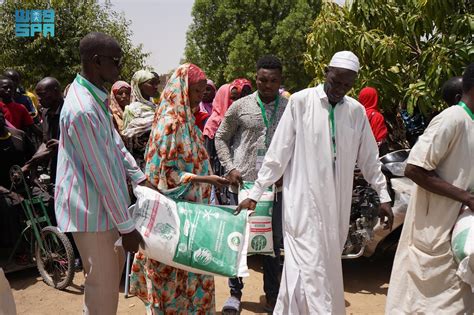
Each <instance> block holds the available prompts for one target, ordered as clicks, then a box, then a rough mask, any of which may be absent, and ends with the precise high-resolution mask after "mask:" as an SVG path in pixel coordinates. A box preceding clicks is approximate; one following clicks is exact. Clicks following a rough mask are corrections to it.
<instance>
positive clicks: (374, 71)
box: [305, 0, 474, 117]
mask: <svg viewBox="0 0 474 315" xmlns="http://www.w3.org/2000/svg"><path fill="white" fill-rule="evenodd" d="M473 7H474V5H473V3H472V2H471V1H470V0H410V1H406V0H354V1H353V3H352V5H351V6H345V7H340V6H338V5H335V4H333V3H325V4H324V5H323V9H322V10H321V14H320V15H319V16H318V17H317V18H316V20H315V22H314V25H313V31H312V32H311V33H310V34H309V36H308V51H307V54H306V55H305V59H306V61H305V65H306V67H307V70H308V71H310V72H312V73H314V76H315V78H314V82H321V81H322V80H323V77H324V68H325V66H326V65H327V64H328V63H329V60H330V58H331V56H332V55H333V54H334V53H335V52H336V51H339V50H351V51H353V52H354V53H355V54H356V55H357V56H358V57H359V59H360V63H361V66H362V67H361V70H360V73H359V78H358V81H357V84H356V87H355V91H359V90H360V89H361V88H362V87H363V86H367V85H370V86H374V87H376V88H377V89H378V90H379V92H380V101H381V106H382V108H384V109H385V111H386V112H388V113H389V114H390V113H391V114H393V113H394V112H396V109H397V106H399V105H406V106H407V107H408V111H409V112H412V111H413V109H414V108H415V107H418V108H419V109H420V110H421V111H422V113H424V114H425V116H428V117H429V116H430V115H431V114H432V113H433V112H437V111H439V110H441V109H442V108H444V107H445V106H446V104H443V103H442V101H441V93H440V89H441V85H442V84H443V82H445V81H446V80H447V79H449V78H450V77H452V76H455V75H461V74H462V72H463V69H464V68H465V67H466V65H467V64H469V63H470V62H472V61H473V60H474V40H473V33H474V15H473Z"/></svg>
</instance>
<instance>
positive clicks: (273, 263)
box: [229, 192, 283, 300]
mask: <svg viewBox="0 0 474 315" xmlns="http://www.w3.org/2000/svg"><path fill="white" fill-rule="evenodd" d="M282 197H283V194H282V193H281V192H279V193H277V194H276V198H275V201H274V203H273V214H272V230H273V250H274V252H275V257H271V256H268V255H263V291H264V292H265V296H266V298H267V300H268V299H276V298H277V297H278V291H279V290H280V246H281V244H282V241H283V225H282V220H281V213H282V202H283V200H282ZM237 201H238V197H237V195H236V194H231V202H232V203H234V204H238V203H237ZM229 288H230V295H231V296H235V297H237V298H238V299H240V298H241V297H242V289H243V288H244V282H243V281H242V278H230V279H229Z"/></svg>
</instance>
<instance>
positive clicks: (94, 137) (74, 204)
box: [0, 32, 474, 314]
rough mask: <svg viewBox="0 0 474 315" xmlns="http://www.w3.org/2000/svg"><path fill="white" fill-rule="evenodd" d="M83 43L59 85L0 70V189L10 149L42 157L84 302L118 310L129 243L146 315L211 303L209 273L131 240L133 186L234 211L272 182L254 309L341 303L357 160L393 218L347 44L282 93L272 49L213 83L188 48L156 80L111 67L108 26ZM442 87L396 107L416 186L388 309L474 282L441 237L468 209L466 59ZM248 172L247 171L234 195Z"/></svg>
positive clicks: (464, 304)
mask: <svg viewBox="0 0 474 315" xmlns="http://www.w3.org/2000/svg"><path fill="white" fill-rule="evenodd" d="M79 52H80V56H81V66H82V68H81V72H80V73H79V74H77V76H76V78H75V79H74V81H73V82H72V83H71V84H69V85H68V86H67V87H66V89H65V90H64V91H63V90H62V88H61V84H60V83H59V82H58V80H56V79H55V78H52V77H45V78H44V79H42V80H41V81H39V82H38V83H37V85H36V87H35V91H34V92H35V93H30V92H26V91H25V89H24V88H23V87H22V86H21V78H20V75H19V74H18V72H17V71H14V70H7V71H5V73H4V75H3V76H1V77H0V99H1V102H0V147H1V149H2V154H1V158H0V159H1V161H2V163H0V189H1V193H2V212H1V213H2V215H4V214H5V213H6V211H5V209H6V208H7V206H11V205H12V204H13V203H12V202H11V201H10V202H9V203H8V202H6V201H4V200H7V199H8V200H11V197H12V192H11V191H10V186H11V183H10V182H9V169H10V167H11V166H12V165H17V164H20V166H22V167H23V171H24V172H26V173H30V174H33V175H34V173H35V171H36V170H37V166H38V165H47V168H48V169H49V170H50V171H51V173H50V176H51V182H52V183H55V188H54V198H53V200H54V210H55V221H56V222H57V225H58V227H59V228H60V229H61V230H62V231H64V232H67V233H71V235H72V239H73V240H74V243H75V246H76V247H77V253H78V254H80V257H81V258H82V265H83V269H84V272H85V274H86V280H85V283H84V287H85V293H84V313H85V314H115V313H116V312H117V303H118V293H119V281H120V278H121V275H122V272H123V267H124V266H123V265H124V257H125V255H124V253H125V251H128V252H134V253H136V254H135V258H134V261H133V265H132V270H131V291H132V293H134V294H135V295H137V296H138V297H139V298H140V299H141V300H142V301H143V302H144V303H145V306H146V310H147V313H148V314H184V313H186V314H187V313H193V314H212V313H214V312H215V286H214V279H213V277H212V276H207V275H200V274H195V273H191V272H187V271H184V270H180V269H177V268H173V267H170V266H167V265H165V264H163V263H160V262H158V261H155V260H152V259H149V258H148V257H146V256H145V255H143V254H142V253H140V251H139V244H140V243H141V242H142V236H141V235H140V233H139V232H138V231H137V230H136V229H135V225H134V222H133V219H132V218H131V216H130V214H129V212H128V207H129V205H130V204H131V202H132V198H133V195H132V194H131V186H133V185H144V186H147V187H149V188H151V189H155V190H158V191H159V192H160V193H162V194H165V195H167V196H170V197H172V198H175V199H178V200H186V201H193V202H198V203H213V204H227V205H235V206H236V212H239V211H241V210H243V209H249V210H253V209H255V207H256V204H257V202H258V200H259V199H260V197H261V195H262V193H263V192H264V191H265V189H267V188H268V187H270V186H272V185H275V190H276V193H275V200H274V206H273V213H272V230H273V244H274V254H275V255H274V257H273V256H262V258H261V259H262V265H263V290H264V292H265V297H266V304H265V310H266V311H268V312H275V313H276V314H322V313H324V314H326V313H330V314H343V313H344V312H345V304H344V290H343V277H342V265H341V261H340V260H341V253H342V250H343V246H344V243H345V241H346V237H347V231H348V228H349V216H350V209H351V197H352V182H353V181H352V178H353V174H354V168H355V165H356V164H357V166H358V168H359V169H360V170H361V172H362V174H363V176H364V178H365V180H367V182H369V183H370V184H371V186H372V187H373V188H374V189H375V190H376V192H377V194H378V196H379V198H380V202H381V205H380V222H381V224H382V225H383V226H384V227H385V228H386V229H391V225H392V222H393V213H392V210H391V198H390V196H389V194H388V191H387V183H386V179H385V177H384V176H383V174H382V172H381V163H380V161H379V156H381V155H384V154H385V153H387V152H388V151H389V143H388V132H389V129H388V128H387V126H386V123H385V119H384V116H383V114H382V113H381V111H380V110H379V92H378V91H377V89H375V88H373V87H365V88H363V89H362V90H361V91H360V94H359V96H358V100H356V99H354V98H351V97H349V96H347V94H348V92H349V91H350V90H351V89H352V88H353V87H354V84H355V82H356V80H357V75H358V72H359V69H360V64H359V59H358V58H357V56H356V55H355V54H353V53H352V52H350V51H341V52H338V53H336V54H334V56H333V57H332V59H331V61H330V63H329V64H328V66H327V68H326V75H325V81H324V82H321V83H320V84H319V85H317V86H316V87H313V88H307V89H304V90H302V91H298V92H296V93H294V94H293V95H291V96H289V93H288V92H286V91H284V89H282V86H283V77H284V72H283V67H282V63H281V61H280V60H279V59H278V58H277V57H275V56H273V55H265V56H262V57H261V58H260V59H259V60H257V61H256V74H255V78H254V82H255V83H256V88H255V90H253V89H254V86H253V84H252V81H251V80H249V79H248V78H237V79H235V80H234V81H232V82H230V83H227V84H223V85H222V86H220V87H217V86H216V85H215V84H214V82H213V81H212V80H210V79H209V78H208V77H207V76H206V74H205V73H204V71H203V70H201V69H200V68H199V67H198V66H197V65H194V64H191V63H185V64H182V65H180V66H179V67H178V68H177V69H176V70H175V71H174V73H173V74H172V76H171V77H170V78H169V79H168V81H167V82H166V85H165V87H164V90H163V91H162V92H161V93H159V91H158V85H159V84H160V77H159V76H158V75H157V74H156V73H154V72H151V71H148V70H138V71H137V72H135V73H134V75H133V77H132V78H131V80H130V84H129V83H127V82H125V81H120V80H118V79H119V76H120V65H121V58H122V50H121V47H120V45H119V44H118V42H117V41H116V40H115V39H114V38H112V37H110V36H108V35H106V34H103V33H96V32H95V33H90V34H88V35H87V36H85V37H84V38H83V39H82V40H81V41H80V44H79ZM107 84H109V86H111V89H110V92H109V90H107V89H106V88H104V86H105V85H107ZM442 94H443V98H444V99H445V101H446V102H447V103H448V104H449V105H456V106H451V107H449V108H448V109H446V110H445V111H443V112H441V113H440V114H439V115H437V116H436V117H435V118H433V119H432V120H431V122H430V123H429V125H428V122H426V121H425V118H424V116H423V115H422V114H421V112H420V111H415V112H414V113H412V114H408V112H407V110H406V109H405V108H402V109H401V117H402V119H403V121H404V123H405V126H406V127H407V128H406V130H407V139H408V140H409V142H410V143H411V144H412V145H413V149H412V151H411V154H410V157H409V159H408V166H407V170H406V175H407V176H408V177H409V178H411V179H412V180H413V181H414V182H415V183H416V189H415V190H414V195H413V196H412V200H411V201H410V206H409V210H408V213H407V219H406V222H405V225H404V228H403V232H402V236H401V240H400V245H399V248H398V251H397V254H396V258H395V263H394V269H393V272H392V279H391V282H390V289H389V294H388V301H387V313H388V314H408V313H433V312H436V311H446V312H449V313H459V312H468V313H469V312H472V311H474V305H473V303H474V299H473V298H474V294H473V293H472V291H471V290H470V288H469V287H468V286H467V285H466V284H465V283H462V282H461V281H460V280H459V279H458V278H457V277H456V275H455V262H454V259H453V254H452V250H451V248H450V243H449V242H450V238H449V233H450V230H451V229H452V227H453V225H454V222H455V220H456V218H457V216H458V214H459V209H460V207H461V204H464V205H466V206H467V207H468V208H469V209H471V210H474V195H473V193H472V192H470V189H474V167H473V160H474V131H473V127H474V125H473V119H474V118H473V114H472V111H473V110H474V64H471V65H469V66H467V67H466V70H465V72H464V75H463V77H456V78H453V79H451V80H449V81H448V82H447V83H446V84H445V85H444V86H443V89H442ZM457 105H459V106H457ZM425 129H426V130H425ZM33 175H32V176H33ZM243 181H250V182H254V183H255V185H254V188H253V189H252V190H251V192H250V196H249V199H246V200H244V201H242V202H241V203H240V204H239V200H238V192H239V189H240V187H241V186H242V185H243ZM7 196H8V197H7ZM9 198H10V199H9ZM3 222H7V221H4V220H3V219H2V223H3ZM4 225H5V229H6V228H7V226H6V225H7V224H2V227H3V226H4ZM9 225H10V226H11V224H9ZM119 237H122V244H123V248H120V249H118V248H116V247H115V243H116V241H117V240H118V239H119ZM283 244H284V248H285V257H284V260H285V263H284V266H283V271H281V268H280V247H281V246H283ZM2 245H5V244H2ZM228 286H229V291H230V294H229V297H228V299H227V300H226V302H225V303H224V307H223V310H222V311H223V314H238V313H239V312H240V309H241V299H242V289H243V287H244V280H243V279H242V278H233V279H229V281H228Z"/></svg>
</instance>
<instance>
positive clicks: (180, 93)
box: [131, 64, 229, 314]
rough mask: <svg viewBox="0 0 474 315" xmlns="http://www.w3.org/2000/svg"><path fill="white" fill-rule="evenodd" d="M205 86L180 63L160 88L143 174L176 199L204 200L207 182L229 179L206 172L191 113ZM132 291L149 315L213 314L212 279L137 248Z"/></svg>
mask: <svg viewBox="0 0 474 315" xmlns="http://www.w3.org/2000/svg"><path fill="white" fill-rule="evenodd" d="M205 89H206V76H205V74H204V72H203V71H202V70H201V69H199V68H198V67H197V66H195V65H193V64H184V65H181V66H180V67H179V68H178V69H176V71H175V72H174V74H173V75H172V76H171V78H170V79H169V81H168V82H167V84H166V87H165V89H164V90H163V93H162V96H161V103H160V106H159V107H158V109H157V111H156V114H155V118H154V122H153V126H152V131H151V134H150V140H149V141H148V146H147V149H146V152H145V159H146V167H145V174H146V175H147V177H148V180H149V181H150V182H151V183H152V184H154V185H155V186H156V187H157V188H158V190H159V191H160V192H161V193H164V194H166V195H167V196H170V197H172V198H175V199H182V200H187V201H194V202H201V203H208V201H209V196H210V192H211V185H215V186H224V185H228V184H229V182H228V181H227V180H226V179H223V178H221V177H218V176H215V175H209V160H208V155H207V152H206V149H205V148H204V144H203V136H202V133H201V131H200V130H199V128H198V127H197V126H196V124H195V119H194V115H193V113H194V112H195V111H197V110H199V103H200V101H201V99H202V95H203V93H204V91H205ZM131 288H132V292H133V293H135V294H136V295H137V296H138V297H139V298H140V299H142V300H143V301H144V303H145V306H146V309H147V314H214V313H215V297H214V278H213V277H212V276H205V275H199V274H195V273H191V272H187V271H184V270H180V269H177V268H174V267H170V266H167V265H165V264H162V263H159V262H157V261H155V260H152V259H148V258H147V257H145V256H144V255H143V254H141V253H137V254H136V256H135V260H134V263H133V266H132V277H131Z"/></svg>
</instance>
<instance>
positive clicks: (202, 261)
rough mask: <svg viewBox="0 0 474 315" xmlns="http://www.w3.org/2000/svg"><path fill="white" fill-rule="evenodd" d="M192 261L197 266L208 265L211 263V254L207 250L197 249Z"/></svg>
mask: <svg viewBox="0 0 474 315" xmlns="http://www.w3.org/2000/svg"><path fill="white" fill-rule="evenodd" d="M193 259H194V261H195V262H196V263H197V264H199V265H203V266H206V265H209V264H210V263H211V261H212V253H211V252H210V251H209V250H208V249H207V248H199V249H198V250H197V251H195V252H194V255H193Z"/></svg>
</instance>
